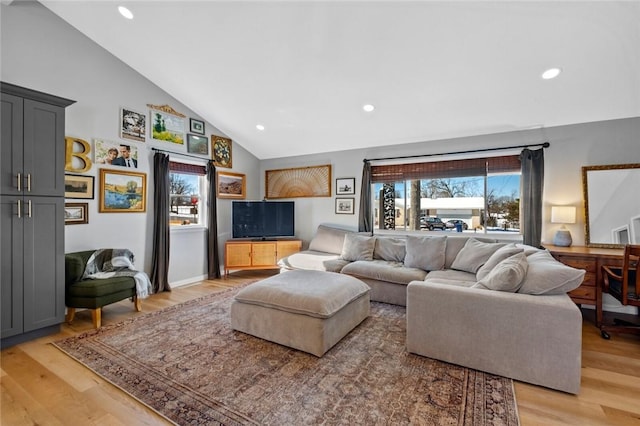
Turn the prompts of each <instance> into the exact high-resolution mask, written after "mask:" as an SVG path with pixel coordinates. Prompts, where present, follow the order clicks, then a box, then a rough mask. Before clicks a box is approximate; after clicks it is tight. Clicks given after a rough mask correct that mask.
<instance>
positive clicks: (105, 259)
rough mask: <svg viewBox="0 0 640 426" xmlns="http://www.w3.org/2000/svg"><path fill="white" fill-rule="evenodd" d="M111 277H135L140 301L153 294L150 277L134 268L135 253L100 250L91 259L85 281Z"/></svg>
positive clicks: (84, 276)
mask: <svg viewBox="0 0 640 426" xmlns="http://www.w3.org/2000/svg"><path fill="white" fill-rule="evenodd" d="M111 277H133V279H134V281H135V282H136V295H137V296H138V298H139V299H145V298H147V297H149V294H151V293H152V288H151V281H150V280H149V277H148V276H147V274H146V273H144V272H142V271H136V269H135V267H134V266H133V253H131V251H130V250H127V249H99V250H96V251H95V252H94V253H93V254H92V255H91V257H89V260H88V261H87V267H86V268H85V270H84V275H83V277H82V278H83V279H105V278H111Z"/></svg>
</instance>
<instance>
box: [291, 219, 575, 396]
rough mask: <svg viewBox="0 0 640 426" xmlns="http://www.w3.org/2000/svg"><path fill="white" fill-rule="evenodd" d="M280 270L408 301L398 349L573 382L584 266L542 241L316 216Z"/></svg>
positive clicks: (542, 381) (558, 383)
mask: <svg viewBox="0 0 640 426" xmlns="http://www.w3.org/2000/svg"><path fill="white" fill-rule="evenodd" d="M279 266H280V268H281V271H282V272H285V271H289V270H296V269H307V270H324V271H330V272H339V273H342V274H347V275H351V276H353V277H356V278H358V279H360V280H361V281H363V282H365V283H366V284H368V285H369V286H370V287H371V293H370V297H371V300H372V301H377V302H384V303H391V304H397V305H402V306H406V307H407V340H406V343H407V350H408V351H409V352H412V353H416V354H419V355H422V356H427V357H430V358H435V359H439V360H442V361H446V362H450V363H454V364H458V365H462V366H465V367H469V368H473V369H477V370H481V371H486V372H489V373H493V374H498V375H502V376H505V377H511V378H513V379H516V380H521V381H524V382H529V383H533V384H537V385H542V386H546V387H549V388H553V389H558V390H562V391H565V392H569V393H578V391H579V389H580V365H581V346H582V315H581V313H580V310H579V309H578V307H577V306H576V305H575V304H574V303H573V302H572V301H571V299H570V298H569V297H568V296H567V294H566V293H567V292H569V291H571V290H573V289H574V288H577V287H578V286H579V285H580V284H581V283H582V279H583V277H584V273H585V272H584V271H583V270H580V269H574V268H570V267H568V266H565V265H563V264H562V263H560V262H557V261H556V260H555V259H553V257H552V256H551V255H550V254H549V253H548V252H547V251H546V250H542V249H537V248H534V247H531V246H526V245H523V244H516V243H509V242H500V241H498V240H496V239H490V238H485V237H478V236H476V235H473V234H469V235H464V236H460V235H455V236H444V235H442V236H440V235H436V236H417V235H406V236H402V237H397V236H394V237H391V236H371V235H368V234H362V233H357V232H351V231H348V230H343V229H338V228H334V227H331V226H326V225H320V226H319V227H318V229H317V232H316V234H315V236H314V237H313V239H312V240H311V242H310V244H309V248H308V249H307V250H304V251H302V252H300V253H296V254H293V255H291V256H288V257H286V258H284V259H282V260H281V261H280V263H279Z"/></svg>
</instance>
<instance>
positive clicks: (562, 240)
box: [551, 206, 576, 247]
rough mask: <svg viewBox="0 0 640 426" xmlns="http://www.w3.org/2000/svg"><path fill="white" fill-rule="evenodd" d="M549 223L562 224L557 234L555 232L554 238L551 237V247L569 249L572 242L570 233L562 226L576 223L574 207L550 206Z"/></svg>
mask: <svg viewBox="0 0 640 426" xmlns="http://www.w3.org/2000/svg"><path fill="white" fill-rule="evenodd" d="M551 223H561V224H562V226H561V227H560V229H558V232H556V235H555V237H553V245H556V246H560V247H569V246H570V245H571V243H572V242H573V241H572V239H571V233H570V232H569V230H568V229H567V228H565V226H564V225H565V224H567V223H576V208H575V206H551Z"/></svg>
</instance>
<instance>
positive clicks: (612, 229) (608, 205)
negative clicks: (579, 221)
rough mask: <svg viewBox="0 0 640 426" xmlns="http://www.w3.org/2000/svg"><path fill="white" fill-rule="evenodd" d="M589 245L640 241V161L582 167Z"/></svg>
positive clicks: (586, 230)
mask: <svg viewBox="0 0 640 426" xmlns="http://www.w3.org/2000/svg"><path fill="white" fill-rule="evenodd" d="M582 189H583V193H584V216H585V233H586V235H585V241H586V245H587V246H588V247H607V248H619V247H623V246H624V245H625V244H640V164H613V165H606V166H584V167H582Z"/></svg>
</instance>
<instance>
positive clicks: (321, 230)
mask: <svg viewBox="0 0 640 426" xmlns="http://www.w3.org/2000/svg"><path fill="white" fill-rule="evenodd" d="M350 232H351V231H348V230H346V229H339V228H332V227H330V226H326V225H319V226H318V229H317V230H316V235H314V237H313V239H312V240H311V242H310V243H309V250H313V251H321V252H325V253H335V254H340V253H341V252H342V246H343V245H344V236H345V235H347V234H349V233H350Z"/></svg>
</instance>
